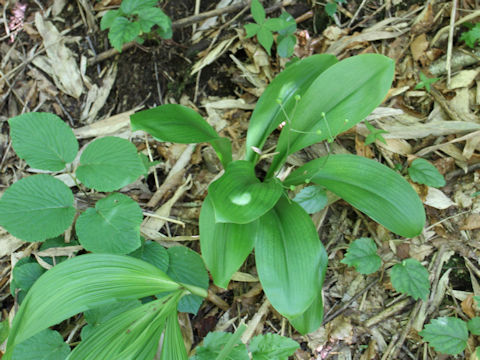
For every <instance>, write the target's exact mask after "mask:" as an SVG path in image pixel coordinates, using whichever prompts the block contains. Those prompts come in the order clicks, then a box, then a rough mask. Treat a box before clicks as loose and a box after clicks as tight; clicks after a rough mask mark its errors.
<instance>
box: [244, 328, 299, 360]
mask: <svg viewBox="0 0 480 360" xmlns="http://www.w3.org/2000/svg"><path fill="white" fill-rule="evenodd" d="M298 348H300V345H299V344H298V343H297V342H296V341H294V340H292V339H290V338H288V337H285V336H280V335H277V334H265V335H258V336H255V337H254V338H253V339H252V341H250V345H249V349H250V352H251V353H252V360H288V357H289V356H292V355H293V353H294V352H295V350H297V349H298Z"/></svg>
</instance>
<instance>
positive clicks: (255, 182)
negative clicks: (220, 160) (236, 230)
mask: <svg viewBox="0 0 480 360" xmlns="http://www.w3.org/2000/svg"><path fill="white" fill-rule="evenodd" d="M208 192H209V195H210V199H211V200H212V203H213V207H214V209H215V221H216V222H226V223H235V224H247V223H249V222H252V221H254V220H255V219H258V218H259V217H260V216H262V215H263V214H265V213H266V212H267V211H268V210H270V209H271V208H272V207H273V206H274V205H275V203H276V202H277V200H278V199H279V197H280V195H281V194H282V193H283V189H282V186H281V184H280V182H278V181H276V180H273V181H269V182H261V181H260V180H259V179H258V178H257V177H256V176H255V169H254V165H253V164H252V163H251V162H249V161H245V160H238V161H235V162H232V163H230V164H229V165H228V167H227V168H226V170H225V173H224V174H223V176H222V177H221V178H220V179H218V180H216V181H215V182H213V183H212V184H211V185H210V186H209V188H208Z"/></svg>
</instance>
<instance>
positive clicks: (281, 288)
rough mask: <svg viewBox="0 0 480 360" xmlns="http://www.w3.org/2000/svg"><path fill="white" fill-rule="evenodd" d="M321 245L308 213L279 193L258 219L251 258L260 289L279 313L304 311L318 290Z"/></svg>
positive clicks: (290, 314)
mask: <svg viewBox="0 0 480 360" xmlns="http://www.w3.org/2000/svg"><path fill="white" fill-rule="evenodd" d="M325 259H326V254H325V249H324V248H323V245H322V243H321V242H320V240H319V238H318V233H317V230H316V229H315V226H314V225H313V223H312V220H311V219H310V216H309V215H308V214H307V213H306V212H305V211H304V210H303V209H302V208H301V207H300V205H298V204H297V203H295V202H292V201H290V200H289V199H288V198H286V197H285V196H282V197H281V198H280V199H279V201H278V202H277V204H276V205H275V207H274V208H273V209H271V210H270V211H269V212H267V213H266V214H265V215H263V216H262V217H261V218H260V219H259V226H258V229H257V232H256V234H255V260H256V264H257V272H258V276H259V278H260V282H261V283H262V287H263V290H264V292H265V294H266V295H267V297H268V299H269V300H270V302H271V304H272V306H273V307H274V308H275V309H276V310H277V311H278V312H279V313H280V314H282V315H284V316H285V317H288V318H295V317H297V316H299V315H301V314H302V313H304V312H305V311H306V310H307V309H308V307H309V306H310V305H311V304H312V302H313V301H314V299H315V297H316V296H318V294H319V293H320V291H321V284H320V283H319V280H318V277H319V276H318V274H320V273H324V272H325V269H326V266H327V264H326V262H324V260H325Z"/></svg>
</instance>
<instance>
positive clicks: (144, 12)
mask: <svg viewBox="0 0 480 360" xmlns="http://www.w3.org/2000/svg"><path fill="white" fill-rule="evenodd" d="M135 14H136V15H138V23H139V24H140V27H141V29H142V31H143V32H144V33H149V32H150V30H151V29H152V27H153V26H154V25H158V26H160V27H161V28H162V29H165V30H167V29H168V27H170V29H171V27H172V25H171V20H170V18H169V17H168V16H167V15H165V13H164V12H163V11H162V10H161V9H159V8H156V7H153V8H143V9H140V10H138V11H135ZM170 31H171V30H170Z"/></svg>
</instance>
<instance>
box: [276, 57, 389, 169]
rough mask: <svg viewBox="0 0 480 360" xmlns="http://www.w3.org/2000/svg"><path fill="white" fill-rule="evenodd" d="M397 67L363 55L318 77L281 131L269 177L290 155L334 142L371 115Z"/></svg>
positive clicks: (351, 58) (349, 59) (341, 62)
mask: <svg viewBox="0 0 480 360" xmlns="http://www.w3.org/2000/svg"><path fill="white" fill-rule="evenodd" d="M394 68H395V66H394V62H393V60H392V59H390V58H387V57H386V56H383V55H378V54H363V55H357V56H353V57H350V58H348V59H345V60H342V61H340V62H339V63H337V64H335V65H333V66H331V67H329V68H328V69H327V70H325V71H324V72H322V73H321V74H320V75H319V76H318V77H316V78H315V79H314V81H313V82H312V83H311V85H310V86H309V88H308V89H307V90H306V91H305V93H304V94H303V95H302V96H301V99H300V100H299V101H298V104H297V106H296V109H295V112H294V113H292V114H291V116H290V121H287V122H286V125H285V126H284V127H283V129H282V132H281V134H280V138H279V140H278V145H277V148H276V152H278V155H276V156H275V157H274V158H273V162H272V165H271V167H270V169H269V171H268V173H267V178H269V177H273V175H274V174H275V172H276V171H277V170H278V169H279V168H280V166H281V165H282V164H283V163H284V162H285V159H286V157H287V156H288V155H290V154H292V153H294V152H296V151H298V150H301V149H303V148H305V147H307V146H309V145H312V144H314V143H318V142H320V141H323V140H328V141H333V139H334V138H335V136H337V135H338V134H340V133H342V132H344V131H346V130H348V129H350V128H351V127H353V126H355V125H356V124H358V123H359V122H360V121H362V120H363V119H364V118H365V117H366V116H367V115H369V114H370V113H371V112H372V111H373V110H374V109H375V108H376V107H377V106H378V105H380V103H381V102H382V101H383V100H384V98H385V96H386V94H387V92H388V90H389V89H390V86H391V84H392V80H393V74H394ZM345 84H348V86H345Z"/></svg>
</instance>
